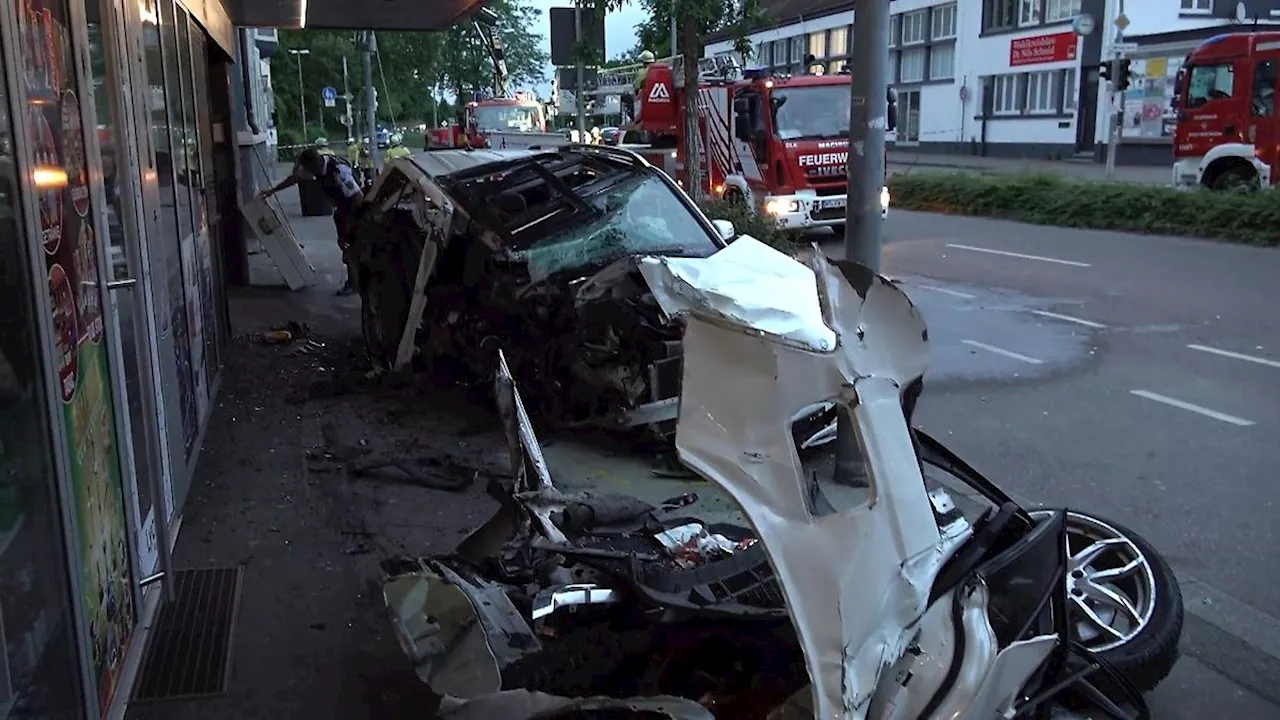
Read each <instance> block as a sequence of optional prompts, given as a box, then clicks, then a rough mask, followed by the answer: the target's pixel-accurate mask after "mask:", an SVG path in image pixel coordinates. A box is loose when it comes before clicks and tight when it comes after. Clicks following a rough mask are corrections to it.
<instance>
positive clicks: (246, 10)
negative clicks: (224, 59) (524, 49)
mask: <svg viewBox="0 0 1280 720" xmlns="http://www.w3.org/2000/svg"><path fill="white" fill-rule="evenodd" d="M206 1H207V0H206ZM223 2H224V3H225V4H226V6H227V14H228V15H230V17H231V22H232V24H234V25H237V26H239V27H262V28H299V27H307V28H316V29H324V30H444V29H447V28H449V27H452V26H453V25H456V24H458V23H459V22H462V21H463V20H465V19H467V18H468V17H469V16H470V15H471V14H472V13H474V12H475V11H477V10H479V9H480V7H481V6H482V5H484V4H485V2H486V0H360V1H359V2H352V0H223ZM304 14H305V18H304ZM304 19H305V22H304Z"/></svg>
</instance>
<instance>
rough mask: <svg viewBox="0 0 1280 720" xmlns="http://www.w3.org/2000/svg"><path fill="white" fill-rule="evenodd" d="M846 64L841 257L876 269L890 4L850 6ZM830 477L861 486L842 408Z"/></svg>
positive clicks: (866, 0) (853, 437) (861, 467)
mask: <svg viewBox="0 0 1280 720" xmlns="http://www.w3.org/2000/svg"><path fill="white" fill-rule="evenodd" d="M849 64H850V65H851V66H852V67H853V68H854V71H853V73H852V74H851V76H850V78H849V93H850V102H849V177H848V190H847V196H846V206H845V230H844V232H845V235H844V256H845V258H846V259H848V260H853V261H855V262H858V263H861V264H863V265H866V266H867V267H869V268H871V269H872V270H874V271H875V272H879V271H880V247H881V224H882V223H881V216H880V213H881V210H880V189H881V188H883V187H884V160H885V156H884V133H885V129H886V128H887V127H888V124H889V123H888V114H889V86H888V77H889V3H887V2H884V0H859V1H858V3H857V4H856V5H855V6H854V23H853V53H852V58H851V59H850V62H849ZM836 430H837V432H836V467H835V480H836V482H840V483H842V484H846V485H865V484H866V483H867V478H866V463H865V461H864V459H863V456H862V450H861V448H860V446H859V444H858V438H857V431H856V430H855V429H854V427H853V423H852V422H851V421H850V420H849V419H847V418H846V417H845V413H844V412H843V411H841V412H840V416H839V418H838V421H837V425H836Z"/></svg>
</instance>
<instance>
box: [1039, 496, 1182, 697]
mask: <svg viewBox="0 0 1280 720" xmlns="http://www.w3.org/2000/svg"><path fill="white" fill-rule="evenodd" d="M1051 512H1054V511H1053V510H1037V511H1033V512H1032V513H1031V514H1032V516H1040V517H1043V516H1045V515H1047V514H1049V513H1051ZM1067 597H1068V600H1069V602H1070V613H1071V620H1072V636H1073V637H1072V639H1073V640H1075V641H1076V642H1078V643H1080V644H1081V645H1083V646H1084V647H1086V648H1088V649H1089V650H1091V651H1093V652H1094V653H1095V654H1097V655H1098V656H1099V657H1101V658H1102V659H1104V660H1106V661H1107V662H1108V663H1110V664H1111V665H1112V666H1113V667H1115V669H1116V670H1118V671H1119V672H1120V673H1121V674H1123V675H1124V676H1125V677H1126V678H1128V680H1129V682H1130V683H1132V684H1133V686H1134V688H1136V689H1137V690H1139V691H1140V692H1148V691H1150V690H1152V689H1154V688H1155V687H1156V686H1157V685H1159V684H1160V682H1161V681H1162V680H1164V679H1165V677H1166V676H1168V674H1169V671H1170V670H1172V669H1173V665H1174V663H1175V662H1177V660H1178V640H1179V639H1180V638H1181V636H1182V620H1183V613H1184V610H1183V606H1182V590H1181V589H1180V588H1179V587H1178V580H1177V578H1176V577H1174V574H1173V570H1172V569H1171V568H1170V567H1169V564H1168V563H1167V562H1166V561H1165V559H1164V558H1163V557H1161V556H1160V553H1158V552H1156V550H1155V548H1153V547H1152V546H1151V544H1150V543H1148V542H1147V541H1146V540H1145V539H1144V538H1142V537H1141V536H1140V535H1138V534H1137V533H1135V532H1133V531H1132V530H1130V529H1128V528H1126V527H1124V526H1123V525H1120V524H1118V523H1114V522H1111V521H1109V520H1103V519H1101V518H1098V517H1096V516H1093V515H1088V514H1085V513H1081V512H1076V511H1067ZM1092 681H1093V682H1094V683H1095V684H1098V683H1099V681H1101V678H1094V679H1093V680H1092ZM1104 684H1105V683H1104Z"/></svg>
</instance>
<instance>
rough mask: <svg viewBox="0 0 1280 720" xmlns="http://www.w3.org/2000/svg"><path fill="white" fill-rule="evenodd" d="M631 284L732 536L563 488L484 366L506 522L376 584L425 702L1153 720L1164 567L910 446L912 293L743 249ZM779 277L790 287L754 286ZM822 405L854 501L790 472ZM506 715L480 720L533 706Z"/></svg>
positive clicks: (749, 717) (1168, 659)
mask: <svg viewBox="0 0 1280 720" xmlns="http://www.w3.org/2000/svg"><path fill="white" fill-rule="evenodd" d="M779 268H783V269H782V270H779ZM639 269H640V273H641V275H642V277H643V278H644V282H645V283H646V285H647V287H648V288H649V290H650V291H651V293H652V294H653V297H654V299H655V301H656V302H657V304H658V305H659V307H660V308H661V310H662V313H663V315H664V316H665V317H667V318H673V317H682V318H684V323H683V334H682V339H683V352H684V362H683V369H682V377H683V383H682V386H683V393H682V395H681V397H680V401H679V416H678V421H677V428H676V448H677V450H678V453H679V458H680V460H681V461H682V462H683V463H684V464H685V465H686V466H687V467H689V468H691V469H692V470H693V471H694V472H696V473H697V474H698V475H699V476H701V477H702V478H703V479H705V480H706V481H708V482H709V483H711V484H712V485H713V486H714V487H715V488H718V489H719V491H721V492H723V493H724V494H725V495H727V496H728V497H729V498H731V499H732V500H733V501H734V503H735V504H736V505H737V507H738V508H740V511H741V516H742V521H741V522H739V523H715V522H711V521H704V520H702V519H700V518H699V517H697V516H692V515H690V514H688V510H687V508H688V507H689V505H690V502H691V500H693V499H691V498H690V497H677V498H673V499H672V500H671V501H669V502H667V503H663V504H661V506H658V505H655V504H648V503H643V502H640V501H638V500H635V499H633V498H627V497H618V496H591V495H582V494H577V495H574V494H566V493H562V492H561V491H560V490H558V489H557V485H556V479H555V478H554V477H553V470H552V468H551V467H550V466H549V464H548V462H547V460H546V458H545V457H544V452H543V449H542V447H541V446H540V445H539V442H538V439H537V437H536V434H535V432H534V428H533V425H532V423H531V421H530V418H529V414H528V413H527V412H526V409H525V408H524V406H523V402H522V400H521V395H520V393H519V392H518V391H517V390H516V387H515V385H516V383H515V380H516V378H513V373H514V371H513V369H512V368H510V367H509V366H508V365H507V363H506V361H505V358H504V357H503V353H502V352H501V351H499V350H495V351H494V353H495V356H496V357H497V358H498V362H497V365H498V369H497V373H496V378H497V382H496V385H497V388H496V389H497V398H498V407H499V410H500V413H501V415H502V418H503V421H504V423H505V428H506V434H507V438H508V443H509V445H510V447H511V452H512V468H513V473H512V479H511V481H510V484H509V486H507V487H506V488H503V489H502V492H497V493H496V495H497V496H498V499H499V500H500V502H501V503H502V506H501V509H500V510H499V511H498V513H496V514H495V515H494V517H493V518H491V519H490V520H489V521H488V522H487V523H486V524H485V525H483V526H482V527H480V528H478V529H477V530H476V531H475V532H473V533H472V534H471V535H470V536H468V537H467V538H466V539H465V540H464V541H463V542H462V543H461V544H460V545H459V547H458V549H457V551H456V552H455V553H452V554H449V555H444V556H436V557H430V558H412V559H410V558H404V559H397V560H391V561H388V562H387V563H386V564H385V566H384V567H385V569H386V571H387V579H386V582H385V585H384V595H385V599H386V602H387V605H388V607H389V609H390V611H391V614H392V619H393V622H394V625H395V629H396V634H397V636H398V637H399V639H400V642H401V644H402V646H403V647H404V649H405V651H406V653H407V654H408V655H409V656H410V658H411V659H412V662H413V664H414V666H415V668H416V670H417V672H418V674H419V676H420V677H421V678H422V679H423V680H424V681H425V682H427V683H428V684H429V685H430V686H431V687H432V688H433V689H434V690H435V691H436V692H437V693H439V694H441V695H443V696H446V697H448V698H451V702H452V703H455V704H456V705H457V706H460V707H462V708H466V707H467V705H468V704H469V702H468V701H471V702H480V701H484V702H489V703H492V702H494V700H493V698H495V697H498V695H496V694H498V693H501V692H503V691H515V690H521V691H523V692H522V693H521V692H517V693H516V696H518V697H524V696H527V694H528V693H547V694H550V695H552V696H558V697H562V698H572V697H584V696H599V695H608V696H614V697H636V696H676V697H681V698H686V699H688V700H692V701H696V702H697V703H698V704H699V705H701V706H702V707H703V708H705V709H706V710H707V711H708V712H710V713H711V714H713V715H714V716H715V717H720V718H729V719H732V720H755V719H757V718H759V719H761V720H763V719H764V718H799V717H804V718H866V717H872V718H877V719H879V718H981V719H982V720H987V719H988V718H997V717H999V718H1015V717H1026V718H1049V717H1050V716H1052V717H1064V716H1066V717H1081V718H1083V717H1091V718H1099V717H1114V718H1145V717H1147V716H1148V713H1147V710H1146V707H1145V705H1144V703H1143V700H1142V697H1141V694H1140V693H1141V692H1144V691H1147V690H1150V689H1152V688H1153V687H1155V686H1156V684H1157V683H1159V682H1160V681H1161V680H1163V679H1164V677H1165V676H1166V675H1167V674H1168V672H1169V671H1170V669H1171V668H1172V666H1173V664H1174V662H1175V661H1176V659H1177V643H1178V639H1179V636H1180V634H1181V627H1182V612H1183V610H1182V598H1181V594H1180V591H1179V589H1178V585H1177V581H1176V580H1175V578H1174V576H1173V574H1172V572H1171V571H1170V569H1169V567H1168V565H1167V563H1165V561H1164V560H1163V559H1162V558H1161V557H1160V556H1159V555H1158V554H1157V553H1156V552H1155V550H1154V549H1152V548H1151V547H1150V545H1148V544H1147V543H1146V542H1145V541H1143V540H1142V539H1141V538H1139V537H1137V536H1136V535H1135V534H1133V533H1132V532H1130V531H1128V530H1125V529H1123V528H1121V527H1120V526H1117V525H1115V524H1114V523H1108V522H1105V521H1102V520H1099V519H1097V518H1094V517H1092V516H1089V515H1086V514H1083V513H1078V512H1074V511H1066V510H1036V511H1030V512H1029V511H1027V510H1026V509H1024V508H1021V507H1019V506H1018V505H1017V503H1015V502H1014V501H1013V500H1011V499H1010V498H1009V497H1008V496H1007V495H1006V494H1005V493H1003V492H1002V491H1000V490H999V488H997V487H996V486H995V485H993V484H992V483H991V482H990V481H988V480H987V479H985V478H984V477H983V476H981V475H980V474H979V473H978V472H977V471H975V470H974V469H973V468H971V467H969V466H968V465H966V464H965V463H964V462H963V461H961V460H960V459H959V458H958V457H956V456H955V455H954V454H952V453H951V452H950V451H948V450H947V449H946V448H945V447H943V446H942V445H941V444H940V443H938V442H937V441H936V440H934V439H933V438H931V437H929V436H928V435H927V434H925V433H923V432H921V431H919V430H915V429H913V428H912V425H911V422H910V414H911V413H910V407H911V405H912V403H911V402H909V401H910V400H911V397H910V392H911V388H918V387H919V380H920V378H921V377H922V376H923V375H924V372H925V369H926V360H927V357H928V352H927V350H928V348H927V344H928V343H927V333H926V330H925V326H924V323H923V321H922V319H921V317H920V315H919V314H918V312H917V310H916V309H915V308H914V307H913V305H912V304H911V302H910V300H909V299H908V298H907V297H906V295H905V294H903V293H902V292H901V291H900V290H899V289H898V288H896V287H895V286H893V285H892V284H890V283H889V282H888V281H887V280H885V279H884V278H883V277H881V276H878V275H876V274H874V273H872V272H870V271H869V270H867V269H866V268H864V267H862V266H859V265H856V264H853V263H847V262H829V261H827V260H825V259H824V258H823V257H822V256H821V255H817V256H816V258H815V259H814V260H813V261H812V263H811V265H810V266H804V265H801V264H800V263H797V262H796V261H795V260H793V259H791V258H790V257H788V256H785V255H783V254H781V253H778V252H776V251H774V250H772V249H770V248H768V247H766V246H764V245H762V244H760V243H758V242H756V241H754V240H752V239H750V238H742V239H739V240H738V241H737V242H735V243H734V244H732V245H730V246H729V247H727V248H725V249H724V250H721V251H720V252H718V253H716V254H715V255H712V256H710V257H708V258H701V259H699V258H672V257H658V256H655V257H647V258H644V259H642V260H641V261H640V263H639ZM781 275H785V276H787V277H789V278H791V281H790V282H789V283H788V285H789V288H790V290H791V291H790V292H786V293H783V292H770V293H759V292H748V290H750V289H751V288H752V287H754V286H758V284H769V283H773V289H775V290H779V289H781V287H782V285H783V284H784V283H783V281H782V280H779V277H780V276H781ZM801 280H803V281H804V282H803V283H801V282H800V281H801ZM729 367H731V368H732V369H733V370H732V372H726V371H725V368H729ZM521 379H522V378H521ZM823 404H834V405H835V406H836V407H837V408H839V412H842V413H846V414H847V417H848V418H849V420H850V425H851V426H852V427H853V428H854V429H855V432H856V438H857V443H858V445H859V447H860V449H861V452H862V455H863V457H864V459H865V462H866V467H867V476H868V477H867V479H868V481H869V482H868V483H867V484H865V485H860V484H853V483H846V482H843V481H841V482H837V481H835V480H833V479H831V478H829V477H827V476H826V475H824V474H823V473H821V472H818V471H817V470H815V469H812V468H809V467H807V466H806V465H805V463H804V462H803V461H802V459H801V455H800V453H799V448H798V446H797V441H796V434H795V432H794V431H793V429H792V427H791V426H792V425H793V424H794V423H796V422H800V421H803V420H804V419H805V418H806V417H807V416H808V414H809V413H811V412H812V408H814V407H815V406H818V405H823ZM937 473H941V474H942V476H945V477H946V478H947V479H948V483H949V484H948V483H944V484H941V485H939V484H938V482H937V479H936V478H937V475H936V474H937ZM931 485H936V487H931ZM962 500H963V503H961V501H962ZM960 504H972V505H975V506H976V507H975V508H972V509H970V511H968V512H965V511H964V510H963V509H962V508H960V507H958V505H960ZM489 707H490V708H493V707H495V706H493V705H490V706H489ZM502 707H505V708H507V709H509V712H506V711H499V710H498V709H493V710H491V712H492V714H491V715H489V717H493V718H495V719H510V720H525V718H527V717H529V716H530V715H529V714H528V713H526V712H524V711H523V710H521V709H520V708H519V707H517V706H516V705H514V704H507V705H504V706H502ZM1067 708H1071V709H1074V710H1079V709H1081V708H1085V710H1083V711H1082V712H1084V713H1087V714H1079V715H1073V714H1072V713H1073V710H1067ZM522 713H523V714H522ZM621 716H622V717H645V716H644V715H631V716H627V715H621ZM573 717H588V715H574V716H573ZM592 717H594V716H592Z"/></svg>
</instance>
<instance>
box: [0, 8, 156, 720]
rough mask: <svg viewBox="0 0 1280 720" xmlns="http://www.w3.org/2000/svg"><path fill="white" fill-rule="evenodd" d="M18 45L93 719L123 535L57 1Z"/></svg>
mask: <svg viewBox="0 0 1280 720" xmlns="http://www.w3.org/2000/svg"><path fill="white" fill-rule="evenodd" d="M18 20H19V30H20V33H19V38H20V45H21V48H22V60H23V62H22V79H23V82H24V90H25V96H26V108H27V112H28V123H27V125H28V137H29V139H30V141H31V150H30V155H29V157H28V161H29V162H30V164H31V167H32V168H33V172H32V174H33V178H32V180H33V182H32V185H33V186H34V187H35V191H36V193H37V195H38V200H39V203H38V204H39V210H40V212H39V215H40V246H42V247H43V250H44V256H45V273H46V280H47V292H48V293H49V301H50V307H51V310H52V312H51V317H50V318H48V320H47V322H48V326H49V327H50V328H51V329H52V335H53V340H54V366H55V367H54V370H55V372H56V377H57V383H58V394H59V395H60V397H61V399H62V408H61V416H62V417H61V420H62V423H63V426H64V428H65V432H66V437H67V446H68V457H67V460H68V463H67V465H68V468H69V470H70V475H71V477H70V482H71V488H72V497H73V503H74V508H75V522H76V537H77V539H78V541H79V542H78V548H77V550H78V554H79V557H80V561H81V563H82V565H81V567H80V574H81V583H80V585H81V588H82V591H83V592H82V594H81V595H82V596H81V598H80V606H79V609H78V611H79V612H80V613H81V616H82V618H83V622H84V623H85V625H86V626H87V628H88V634H89V638H90V645H91V647H90V648H89V651H90V652H91V660H90V662H91V664H92V667H93V669H94V673H95V678H96V680H97V686H98V687H97V691H98V694H99V698H98V699H99V703H100V706H101V708H102V709H103V710H105V708H106V707H107V706H108V704H109V703H110V702H111V698H112V694H113V692H114V691H115V689H116V683H117V681H118V679H119V676H120V671H121V666H122V664H123V661H124V654H125V649H126V648H127V647H128V645H129V640H130V638H131V636H132V634H133V629H134V621H135V614H134V608H133V581H132V578H131V577H130V567H129V549H128V548H129V546H128V538H129V532H128V530H127V526H126V523H125V514H124V492H123V488H122V485H121V469H120V462H119V455H118V448H119V443H118V438H117V437H116V432H115V429H116V423H115V412H114V406H113V404H112V394H111V385H110V377H111V376H110V373H109V370H108V367H109V366H108V364H107V350H106V347H105V345H104V343H103V323H104V314H103V308H104V305H103V301H104V297H103V290H102V287H103V273H102V271H101V269H100V268H99V265H98V240H97V237H96V236H95V234H94V229H93V217H94V213H93V212H92V210H93V208H92V207H91V206H92V199H91V196H90V193H89V166H88V157H87V153H86V147H85V142H84V127H83V126H82V124H81V104H80V98H79V97H78V96H77V94H76V90H77V83H76V79H75V77H76V76H75V67H76V65H75V63H74V62H73V61H72V57H73V54H72V48H71V39H70V38H71V33H70V29H69V25H68V23H67V5H66V0H21V2H20V3H19V12H18Z"/></svg>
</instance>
